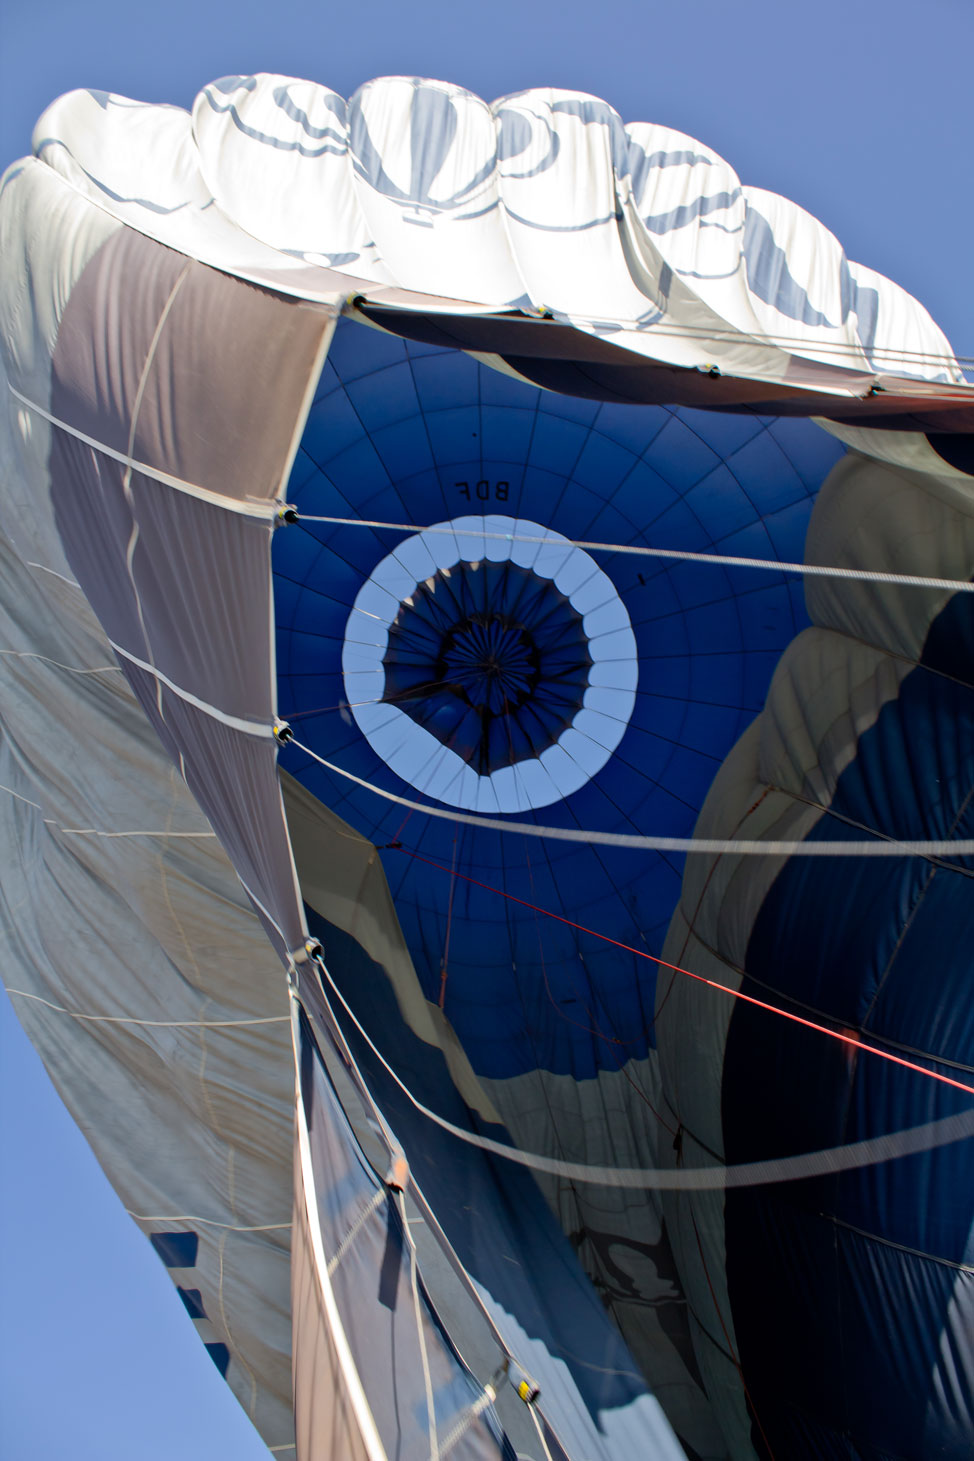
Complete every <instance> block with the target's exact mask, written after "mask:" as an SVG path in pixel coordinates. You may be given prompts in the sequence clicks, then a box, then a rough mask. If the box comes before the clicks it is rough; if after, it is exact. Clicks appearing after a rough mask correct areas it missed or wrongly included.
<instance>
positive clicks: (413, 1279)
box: [398, 1192, 440, 1461]
mask: <svg viewBox="0 0 974 1461" xmlns="http://www.w3.org/2000/svg"><path fill="white" fill-rule="evenodd" d="M398 1199H399V1215H400V1217H401V1218H402V1225H403V1232H404V1234H405V1237H406V1242H407V1243H408V1245H409V1285H410V1288H411V1289H412V1292H413V1313H414V1315H415V1316H416V1334H417V1337H418V1339H419V1355H420V1359H421V1360H422V1364H423V1386H424V1388H425V1390H426V1422H427V1427H428V1431H429V1442H430V1454H429V1461H440V1446H439V1441H438V1439H437V1435H436V1405H435V1403H434V1400H433V1381H432V1378H431V1376H430V1362H429V1354H428V1352H427V1349H426V1326H425V1325H424V1324H423V1306H422V1304H421V1303H420V1299H419V1273H418V1264H417V1259H416V1244H415V1243H414V1242H413V1235H412V1233H411V1232H410V1231H409V1223H408V1222H407V1220H406V1199H405V1198H404V1197H403V1195H402V1193H401V1192H400V1193H399V1194H398Z"/></svg>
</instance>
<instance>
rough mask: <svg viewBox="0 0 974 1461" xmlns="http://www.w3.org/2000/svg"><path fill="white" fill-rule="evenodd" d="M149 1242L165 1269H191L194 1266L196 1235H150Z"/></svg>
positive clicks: (196, 1248) (198, 1244)
mask: <svg viewBox="0 0 974 1461" xmlns="http://www.w3.org/2000/svg"><path fill="white" fill-rule="evenodd" d="M149 1242H150V1243H151V1244H152V1246H153V1248H154V1249H155V1250H156V1252H157V1253H158V1254H159V1257H160V1258H161V1259H162V1261H163V1263H164V1264H165V1265H166V1267H167V1268H193V1267H194V1266H195V1264H196V1254H197V1251H198V1249H199V1246H200V1240H199V1234H198V1233H150V1234H149Z"/></svg>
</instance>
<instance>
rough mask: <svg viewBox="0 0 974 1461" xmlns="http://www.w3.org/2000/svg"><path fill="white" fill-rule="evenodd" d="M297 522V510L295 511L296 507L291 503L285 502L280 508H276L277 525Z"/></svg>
mask: <svg viewBox="0 0 974 1461" xmlns="http://www.w3.org/2000/svg"><path fill="white" fill-rule="evenodd" d="M297 521H298V510H297V508H296V507H294V506H293V504H292V503H290V502H285V503H284V504H283V505H282V506H281V507H279V508H278V510H277V522H278V525H280V524H281V523H296V522H297Z"/></svg>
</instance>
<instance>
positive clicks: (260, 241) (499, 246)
mask: <svg viewBox="0 0 974 1461" xmlns="http://www.w3.org/2000/svg"><path fill="white" fill-rule="evenodd" d="M34 150H35V153H36V155H37V156H38V157H40V158H41V159H42V160H43V161H44V162H45V163H46V164H47V165H48V166H50V167H51V168H53V169H55V170H56V171H58V172H59V173H60V174H61V175H62V176H64V177H65V178H67V179H69V181H70V182H71V183H72V185H73V186H74V187H75V188H76V189H77V190H78V191H79V192H81V193H82V194H83V196H85V197H88V198H89V199H91V200H92V201H94V202H96V203H98V205H99V207H101V208H103V209H105V210H106V211H107V212H109V213H111V214H112V215H113V216H115V217H116V218H119V219H121V220H122V221H124V222H126V223H129V224H130V225H131V226H132V227H134V228H137V229H139V230H140V231H142V232H144V233H147V234H148V235H150V236H151V237H153V238H156V239H158V240H160V241H161V242H164V243H168V244H170V245H171V246H172V247H174V248H178V249H180V250H181V251H182V252H184V253H186V254H189V255H191V256H192V257H195V258H198V259H200V260H202V261H203V262H206V263H210V264H213V265H215V266H216V267H218V268H223V269H226V270H228V271H230V272H233V273H237V274H239V275H240V276H241V277H243V278H247V279H252V280H255V281H258V282H265V283H273V285H274V287H276V288H278V289H281V290H284V291H286V292H291V293H296V294H301V295H304V296H306V297H308V298H320V299H328V300H330V301H336V300H338V299H340V298H342V297H343V296H345V297H347V296H349V295H357V294H364V295H366V296H367V297H370V298H373V299H378V298H381V297H383V291H388V289H389V287H390V286H399V287H400V289H402V290H406V291H409V292H410V293H411V294H413V293H414V294H426V295H428V296H433V297H434V298H435V299H436V300H438V301H439V304H438V306H437V305H433V306H431V305H430V301H427V302H426V307H439V308H445V309H447V310H449V309H450V308H451V304H450V301H453V302H455V305H454V306H453V307H457V308H459V303H460V302H466V307H467V308H468V309H469V308H470V307H471V305H476V306H479V307H480V308H489V309H499V310H504V309H520V310H524V311H526V312H528V313H537V312H538V311H543V312H550V313H552V314H553V315H554V316H555V317H557V318H559V319H562V320H564V321H566V322H570V323H571V324H573V325H574V326H575V327H576V328H578V329H580V330H582V331H584V332H586V333H590V334H596V335H599V336H602V337H604V338H606V339H609V340H611V341H612V343H613V344H615V345H618V346H621V347H623V348H624V349H628V350H631V351H633V352H635V353H636V354H638V355H640V356H642V357H644V358H646V359H650V360H656V361H663V362H667V363H671V364H675V365H680V366H686V367H696V368H699V369H710V368H719V369H720V370H721V371H722V372H723V373H725V374H732V375H734V376H738V377H741V378H745V379H755V380H768V381H778V382H791V383H795V384H799V383H801V384H809V383H810V382H814V383H815V384H816V386H817V388H819V389H822V390H825V391H832V392H834V393H837V394H840V395H841V394H843V393H845V394H850V395H862V394H865V393H866V391H867V390H868V388H869V384H870V382H871V379H872V377H873V376H874V375H875V374H877V373H879V374H887V373H888V374H891V375H902V376H918V377H921V378H924V379H928V380H933V381H953V382H957V381H960V380H961V379H962V376H961V374H960V371H959V369H958V367H957V365H956V362H955V361H954V359H953V356H952V354H951V351H950V346H949V344H948V342H947V341H946V339H945V337H944V336H943V334H942V333H941V331H940V330H939V329H938V328H937V326H936V325H935V324H934V323H933V321H932V320H931V319H930V317H929V315H928V314H927V312H926V311H925V310H924V309H923V307H922V306H921V305H919V304H918V303H917V302H916V301H915V300H914V299H912V298H911V297H910V296H909V295H907V294H906V293H905V292H904V291H903V290H901V289H899V288H898V286H896V285H894V284H892V283H890V281H888V280H885V279H883V278H882V277H881V276H879V275H876V274H875V273H873V271H871V270H869V269H865V268H863V267H862V266H861V265H857V264H850V263H849V262H848V261H847V260H846V257H845V254H844V253H843V251H842V248H841V245H840V244H839V243H838V241H837V240H836V239H835V238H834V237H833V235H832V234H831V233H829V231H828V230H827V229H826V228H824V227H823V225H822V224H820V223H819V222H818V221H817V220H816V219H814V218H812V217H811V216H810V215H809V214H807V213H806V212H805V211H804V210H803V209H801V208H799V207H797V205H795V204H794V203H790V202H789V201H788V200H787V199H784V198H780V197H778V196H777V195H775V194H773V193H768V192H765V191H763V190H761V189H758V188H743V189H742V187H741V185H740V183H739V181H738V179H737V176H736V174H735V173H734V172H733V170H732V169H731V168H730V167H729V166H728V165H727V163H725V162H724V161H723V160H722V159H721V158H720V157H718V156H717V155H716V154H714V153H713V152H712V151H711V150H710V149H709V148H706V147H704V146H703V145H702V144H701V143H699V142H696V141H694V139H693V138H690V137H686V136H684V134H682V133H679V132H674V131H671V130H670V129H668V128H665V127H661V126H658V125H655V124H649V123H642V122H638V123H632V124H630V125H629V126H628V127H625V126H623V123H622V121H621V119H620V118H619V116H618V115H617V114H616V112H614V111H613V110H612V108H611V107H609V106H608V105H607V104H606V103H605V102H603V101H599V100H598V99H597V98H595V97H590V96H586V95H585V94H583V93H578V92H570V91H556V90H534V91H528V92H521V93H518V94H517V95H515V96H511V97H505V98H503V99H501V100H500V101H498V102H495V103H494V104H493V106H492V107H491V108H488V107H487V105H486V104H485V103H484V102H482V101H481V100H480V99H479V98H478V97H476V96H474V95H472V94H471V93H470V92H467V91H464V90H463V89H462V88H460V87H457V86H451V85H448V84H446V83H444V82H437V81H424V80H420V79H417V78H413V77H385V78H380V79H379V80H376V81H371V82H369V83H367V84H366V85H365V86H363V87H361V88H360V89H359V91H357V92H356V93H355V95H354V96H353V97H352V98H351V100H350V102H349V103H348V104H347V105H346V103H345V102H344V101H343V99H342V98H341V97H340V96H338V95H337V93H335V92H333V91H330V90H329V89H328V88H327V87H324V86H320V85H317V84H313V83H311V82H304V81H298V80H295V79H293V78H289V77H284V76H272V75H260V76H245V77H242V76H231V77H226V78H223V79H222V80H219V81H215V82H212V83H211V84H210V85H208V86H207V87H205V88H204V89H203V91H202V92H201V93H200V95H199V96H198V97H197V100H196V103H195V105H194V108H193V114H192V117H191V118H190V116H189V115H188V114H187V113H185V112H183V111H181V110H180V109H178V108H175V107H165V106H145V105H142V104H141V103H137V102H132V101H128V100H127V99H125V98H124V97H119V96H114V95H111V94H109V93H105V92H86V91H77V92H71V93H69V94H68V95H67V96H64V97H62V98H61V99H60V100H59V101H57V102H55V103H54V104H53V106H51V107H49V108H48V110H47V111H46V112H45V113H44V115H43V116H42V117H41V119H40V122H39V123H38V126H37V129H36V132H35V136H34ZM384 297H385V298H386V299H388V300H390V301H391V300H392V297H391V296H390V295H389V294H388V293H387V292H386V293H385V295H384ZM397 302H398V303H400V304H403V303H405V302H407V300H406V299H405V298H403V297H399V298H398V301H397ZM802 362H803V363H804V364H801V363H802ZM813 367H814V368H813ZM809 371H811V372H812V373H811V375H809Z"/></svg>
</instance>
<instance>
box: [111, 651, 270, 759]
mask: <svg viewBox="0 0 974 1461" xmlns="http://www.w3.org/2000/svg"><path fill="white" fill-rule="evenodd" d="M108 642H109V644H110V645H111V647H112V649H113V650H114V651H115V653H116V654H118V655H121V657H122V659H124V660H127V661H128V662H129V664H130V665H134V666H135V668H136V669H137V670H142V672H143V673H144V674H146V675H152V676H153V677H154V679H155V680H156V683H157V684H159V685H165V687H166V689H167V690H171V691H172V693H173V694H174V695H177V696H178V697H179V699H180V700H183V701H185V702H186V704H187V705H192V706H193V708H194V709H195V710H201V711H202V712H203V714H204V715H208V716H210V717H211V718H212V719H213V720H217V721H219V722H220V724H221V725H225V726H228V727H229V728H230V730H237V731H243V732H244V734H245V735H248V736H262V737H264V738H265V739H270V740H273V738H274V727H273V725H271V724H270V722H268V721H261V720H244V719H243V718H242V717H241V716H239V715H230V714H229V713H228V712H227V711H226V710H220V709H219V707H218V706H216V705H211V704H210V703H209V701H208V700H201V699H200V698H199V696H198V695H194V694H193V693H192V692H191V691H190V690H184V689H183V687H182V685H177V684H176V681H175V680H171V679H170V678H169V676H168V675H164V674H163V673H162V671H161V670H159V669H156V667H155V665H150V664H149V663H148V662H147V661H146V660H144V659H139V657H138V655H135V654H132V653H131V651H130V650H127V649H123V648H122V646H121V645H120V644H116V643H115V641H114V639H110V640H109V641H108Z"/></svg>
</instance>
